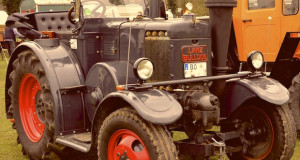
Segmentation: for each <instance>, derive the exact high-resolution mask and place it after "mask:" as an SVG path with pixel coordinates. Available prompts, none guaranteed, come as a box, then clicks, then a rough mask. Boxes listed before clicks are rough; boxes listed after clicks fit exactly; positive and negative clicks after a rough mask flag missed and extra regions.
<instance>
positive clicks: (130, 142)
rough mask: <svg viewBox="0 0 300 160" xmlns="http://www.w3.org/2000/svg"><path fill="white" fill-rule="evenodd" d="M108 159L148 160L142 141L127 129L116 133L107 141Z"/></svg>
mask: <svg viewBox="0 0 300 160" xmlns="http://www.w3.org/2000/svg"><path fill="white" fill-rule="evenodd" d="M107 152H108V159H109V160H119V159H124V160H126V159H130V160H150V157H149V153H148V151H147V149H146V147H145V145H144V143H143V141H142V140H141V139H140V138H139V137H138V136H137V135H136V134H135V133H133V132H131V131H129V130H127V129H121V130H118V131H116V132H115V133H114V134H113V135H112V136H111V137H110V139H109V143H108V151H107Z"/></svg>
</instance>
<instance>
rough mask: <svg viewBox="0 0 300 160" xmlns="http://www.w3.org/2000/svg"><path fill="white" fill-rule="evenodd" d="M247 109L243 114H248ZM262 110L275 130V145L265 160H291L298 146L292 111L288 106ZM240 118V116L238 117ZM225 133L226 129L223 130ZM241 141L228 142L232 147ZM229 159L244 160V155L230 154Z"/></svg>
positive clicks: (268, 106) (239, 153)
mask: <svg viewBox="0 0 300 160" xmlns="http://www.w3.org/2000/svg"><path fill="white" fill-rule="evenodd" d="M247 107H248V106H245V107H244V108H243V110H242V112H244V113H246V114H247V111H249V110H247ZM256 107H257V108H260V109H261V110H262V111H263V112H265V114H266V115H267V116H268V118H269V119H270V121H271V123H272V126H273V130H274V135H275V136H274V144H273V147H272V148H271V151H270V152H269V153H268V154H267V155H266V157H265V158H264V159H266V160H283V159H286V160H289V159H291V157H292V155H293V153H294V148H295V145H296V136H297V135H296V127H295V122H294V119H293V116H292V114H291V111H290V110H289V108H288V105H282V106H270V105H266V106H263V107H258V106H256ZM237 116H238V115H237ZM222 130H223V131H224V130H226V129H222ZM239 142H240V140H239V139H238V142H237V141H235V142H234V141H231V142H226V144H227V145H228V146H231V145H232V144H233V143H235V144H236V143H239ZM228 157H229V159H231V160H244V159H246V158H244V155H243V153H242V152H237V153H233V154H231V155H229V154H228ZM253 159H261V158H253Z"/></svg>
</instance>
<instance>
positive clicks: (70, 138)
mask: <svg viewBox="0 0 300 160" xmlns="http://www.w3.org/2000/svg"><path fill="white" fill-rule="evenodd" d="M91 139H92V135H91V132H85V133H79V134H73V135H66V136H59V137H58V138H56V142H57V143H59V144H62V145H65V146H68V147H71V148H74V149H76V150H78V151H81V152H84V153H87V152H89V151H90V149H91V144H92V143H91Z"/></svg>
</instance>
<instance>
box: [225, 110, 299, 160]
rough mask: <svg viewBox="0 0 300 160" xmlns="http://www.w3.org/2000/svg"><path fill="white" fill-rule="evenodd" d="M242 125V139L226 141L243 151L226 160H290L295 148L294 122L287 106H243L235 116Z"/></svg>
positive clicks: (230, 155) (229, 155)
mask: <svg viewBox="0 0 300 160" xmlns="http://www.w3.org/2000/svg"><path fill="white" fill-rule="evenodd" d="M235 119H239V120H240V121H241V127H240V129H241V138H240V139H234V140H230V141H227V142H226V144H227V145H228V146H233V147H236V148H238V147H241V148H242V151H240V152H235V153H233V154H228V157H229V159H233V160H242V159H251V160H261V159H267V160H273V159H290V158H291V157H292V155H293V152H294V148H295V145H296V128H295V122H294V120H293V117H292V115H291V112H290V110H289V108H288V106H287V105H283V106H267V105H266V106H262V107H259V106H257V105H250V106H245V107H244V108H242V109H241V110H240V112H238V113H237V114H236V117H235Z"/></svg>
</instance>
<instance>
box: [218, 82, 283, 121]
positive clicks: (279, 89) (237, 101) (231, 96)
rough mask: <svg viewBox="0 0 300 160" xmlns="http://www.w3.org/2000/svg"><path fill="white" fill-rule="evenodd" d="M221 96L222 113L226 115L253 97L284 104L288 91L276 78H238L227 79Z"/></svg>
mask: <svg viewBox="0 0 300 160" xmlns="http://www.w3.org/2000/svg"><path fill="white" fill-rule="evenodd" d="M223 98H224V102H225V103H224V104H223V105H225V107H224V108H225V110H223V111H222V115H225V116H228V115H230V114H231V113H233V112H234V111H236V110H237V109H238V108H239V107H241V106H242V105H243V104H244V103H245V102H247V101H249V100H251V99H254V98H259V99H261V100H263V101H266V102H269V103H271V104H275V105H282V104H285V103H287V102H288V100H289V91H288V90H287V89H286V88H285V87H284V86H283V85H281V84H280V83H279V82H277V81H276V80H274V79H271V78H267V77H259V78H252V79H238V80H229V81H227V83H226V89H225V92H224V95H223Z"/></svg>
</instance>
